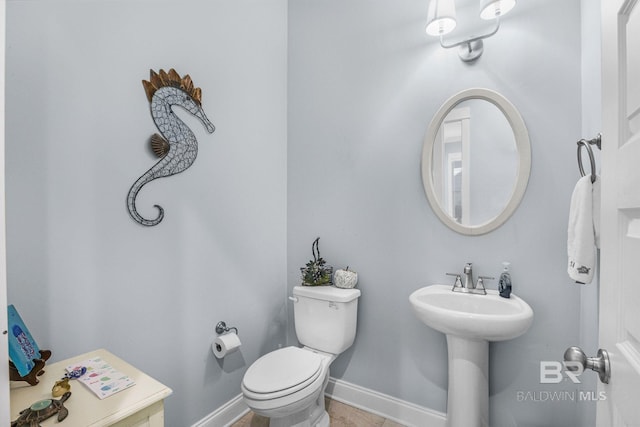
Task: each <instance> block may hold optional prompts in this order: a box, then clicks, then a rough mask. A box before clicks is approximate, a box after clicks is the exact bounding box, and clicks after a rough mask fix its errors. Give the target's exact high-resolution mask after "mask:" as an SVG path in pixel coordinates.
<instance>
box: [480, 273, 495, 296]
mask: <svg viewBox="0 0 640 427" xmlns="http://www.w3.org/2000/svg"><path fill="white" fill-rule="evenodd" d="M485 280H495V277H490V276H478V282H477V283H476V289H481V290H482V293H483V294H484V295H486V294H487V288H486V287H485V286H484V281H485Z"/></svg>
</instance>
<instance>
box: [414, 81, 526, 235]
mask: <svg viewBox="0 0 640 427" xmlns="http://www.w3.org/2000/svg"><path fill="white" fill-rule="evenodd" d="M530 171H531V146H530V143H529V134H528V133H527V128H526V127H525V124H524V120H522V117H521V116H520V113H518V110H516V108H515V107H514V106H513V105H512V104H511V103H510V102H509V101H508V100H507V99H506V98H505V97H503V96H502V95H500V94H499V93H497V92H494V91H491V90H488V89H468V90H464V91H462V92H460V93H458V94H456V95H454V96H453V97H451V98H449V99H448V100H447V101H446V102H445V103H444V104H443V105H442V107H440V110H438V112H437V113H436V115H435V116H434V118H433V120H432V121H431V124H430V125H429V130H428V131H427V135H426V136H425V139H424V144H423V147H422V182H423V184H424V190H425V193H426V194H427V199H428V200H429V203H430V204H431V207H432V208H433V210H434V212H435V213H436V215H437V216H438V218H440V220H441V221H442V222H443V223H444V224H445V225H447V226H448V227H449V228H451V229H453V230H455V231H457V232H458V233H461V234H466V235H480V234H485V233H488V232H490V231H492V230H495V229H496V228H498V227H500V226H501V225H502V224H504V222H505V221H506V220H507V219H508V218H509V217H510V216H511V214H513V212H514V211H515V210H516V208H517V207H518V204H519V203H520V201H521V200H522V197H523V196H524V192H525V190H526V188H527V183H528V182H529V173H530Z"/></svg>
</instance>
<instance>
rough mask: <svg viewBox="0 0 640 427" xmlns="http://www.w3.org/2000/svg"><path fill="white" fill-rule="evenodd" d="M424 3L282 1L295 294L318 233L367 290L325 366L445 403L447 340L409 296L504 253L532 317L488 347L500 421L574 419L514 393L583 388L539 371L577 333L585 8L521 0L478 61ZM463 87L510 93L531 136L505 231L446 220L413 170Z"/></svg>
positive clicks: (420, 400)
mask: <svg viewBox="0 0 640 427" xmlns="http://www.w3.org/2000/svg"><path fill="white" fill-rule="evenodd" d="M426 4H427V2H425V1H423V0H419V1H418V0H407V1H402V2H397V1H396V2H389V1H386V0H351V1H343V0H324V1H321V2H319V1H312V0H296V1H293V2H289V69H288V72H289V78H288V82H289V96H288V123H289V125H288V129H289V137H288V186H289V190H288V199H287V203H288V212H287V214H288V220H287V235H288V237H287V242H288V243H287V244H288V283H289V287H291V286H293V285H295V284H297V283H298V282H299V279H298V276H299V271H298V268H299V267H300V266H303V265H304V263H305V262H306V261H307V260H308V259H309V258H310V256H311V250H310V246H311V242H312V241H313V239H314V238H315V237H317V236H320V237H321V240H320V249H321V251H322V254H323V256H324V258H325V259H326V260H327V262H328V263H330V264H333V265H335V266H344V265H350V266H351V268H353V269H354V270H356V271H358V272H359V275H360V282H359V287H360V289H361V290H362V293H363V294H362V297H361V300H360V310H359V319H358V321H359V323H358V335H357V338H356V342H355V344H354V346H353V347H352V348H351V349H349V350H347V351H346V352H345V353H344V354H343V355H341V356H340V357H339V358H338V359H337V360H336V362H334V364H333V365H332V375H334V376H336V377H338V378H343V379H344V380H346V381H349V382H352V383H355V384H358V385H360V386H363V387H367V388H371V389H374V390H377V391H380V392H383V393H387V394H390V395H392V396H395V397H398V398H400V399H404V400H407V401H410V402H413V403H416V404H419V405H423V406H426V407H429V408H433V409H435V410H439V411H445V410H446V387H447V374H446V369H447V362H446V360H447V359H446V344H445V339H444V336H443V335H441V334H440V333H438V332H436V331H434V330H431V329H428V328H427V327H425V326H423V325H422V324H421V323H420V322H419V321H418V320H417V318H416V317H415V316H414V315H413V313H412V312H411V310H410V307H409V303H408V296H409V294H410V293H411V292H412V291H413V290H415V289H417V288H419V287H421V286H424V285H428V284H432V283H449V282H450V278H448V277H446V276H445V275H444V274H445V273H446V272H456V271H461V270H462V267H463V265H464V263H465V262H473V263H474V267H475V271H476V273H477V274H487V275H497V274H499V272H500V270H501V262H502V261H505V260H506V261H510V262H511V264H512V276H513V283H514V292H515V293H516V294H518V295H519V296H521V297H523V298H524V299H525V300H526V301H528V302H529V304H530V305H531V306H532V307H533V310H534V312H535V319H534V323H533V326H532V328H531V329H530V330H529V332H527V334H525V335H524V336H522V337H520V338H518V339H515V340H512V341H508V342H504V343H496V344H492V345H491V359H490V372H491V373H490V383H491V390H490V392H491V418H492V425H496V426H501V427H508V426H516V425H517V426H520V427H522V426H549V425H563V426H580V425H582V424H581V423H580V421H579V420H578V418H577V416H576V414H577V411H580V410H581V407H582V405H583V403H581V402H571V401H564V402H550V401H547V402H536V401H530V400H529V401H522V402H520V401H518V400H517V392H518V391H525V392H526V391H532V392H534V391H547V390H548V391H563V390H568V391H571V390H574V389H575V387H574V386H572V385H571V384H568V383H562V384H559V385H549V384H540V381H539V366H540V361H542V360H561V358H562V354H563V352H564V350H565V348H566V347H567V346H569V345H572V343H575V342H578V339H579V335H580V334H579V331H580V328H579V325H578V323H579V315H580V288H578V287H576V286H575V285H573V284H571V282H570V280H569V278H568V276H567V274H566V262H567V261H566V228H567V218H568V208H569V198H570V195H571V192H572V190H573V186H574V184H575V181H576V179H577V176H576V170H577V166H576V160H575V141H576V139H577V138H579V137H580V135H581V131H582V128H581V84H580V80H581V54H580V47H581V40H580V2H579V0H572V1H562V2H558V1H552V0H536V1H533V0H532V1H528V2H519V3H518V5H517V8H516V9H514V11H513V12H512V14H510V15H508V16H507V17H505V19H504V21H503V26H502V28H501V29H500V31H499V32H498V34H497V35H496V36H494V37H493V38H491V39H489V40H487V41H486V43H485V53H484V55H483V56H482V57H481V58H480V60H479V61H478V62H477V63H475V64H472V65H468V64H464V63H462V62H461V61H460V60H459V59H458V56H457V53H456V52H455V50H443V49H442V48H441V47H440V46H439V44H438V42H437V40H435V39H429V38H427V37H426V36H425V34H424V25H425V20H426ZM550 10H553V13H549V11H550ZM469 87H486V88H489V89H493V90H496V91H498V92H500V93H502V94H503V95H504V96H506V97H507V98H508V99H509V100H510V101H511V102H512V103H513V104H514V105H515V106H516V107H517V108H518V109H519V111H520V113H521V114H522V116H523V118H524V120H525V122H526V124H527V127H528V129H529V133H530V137H531V144H532V172H531V178H530V181H529V186H528V189H527V192H526V194H525V197H524V199H523V201H522V204H521V205H520V207H519V209H518V210H517V211H516V213H515V214H514V215H513V217H512V218H511V219H510V220H509V221H508V222H507V223H506V224H505V225H503V226H502V227H501V228H499V229H498V230H496V231H494V232H492V233H491V234H488V235H484V236H479V237H465V236H461V235H458V234H456V233H455V232H453V231H450V230H449V229H447V228H446V227H445V226H443V225H442V224H441V223H440V222H439V221H438V219H437V217H436V216H435V215H434V213H433V212H432V211H431V209H430V207H429V205H428V203H427V200H426V197H425V195H424V191H423V189H422V183H421V179H420V152H421V149H422V140H423V137H424V134H425V132H426V130H427V127H428V124H429V121H430V119H431V117H432V116H433V115H434V114H435V112H436V111H437V110H438V108H439V107H440V105H441V104H442V103H443V102H444V101H445V100H446V99H447V98H449V97H450V96H451V95H453V94H454V93H457V92H458V91H460V90H462V89H466V88H469ZM490 285H491V286H493V287H494V288H495V287H497V283H495V282H494V283H491V284H490ZM291 340H292V341H293V340H294V338H293V336H291Z"/></svg>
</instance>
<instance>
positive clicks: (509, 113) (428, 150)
mask: <svg viewBox="0 0 640 427" xmlns="http://www.w3.org/2000/svg"><path fill="white" fill-rule="evenodd" d="M469 99H481V100H485V101H488V102H490V103H492V104H493V105H495V106H496V107H497V108H498V109H499V110H500V111H501V112H502V113H503V114H504V116H505V117H506V118H507V121H508V122H509V125H510V126H511V129H513V134H514V136H515V140H516V149H517V151H518V169H517V175H516V183H515V185H514V186H513V191H512V193H511V197H510V198H509V201H508V202H507V205H506V206H505V208H504V209H503V210H502V212H500V213H499V214H498V215H497V216H495V217H494V218H493V219H490V220H489V221H487V222H485V223H483V224H479V225H473V226H466V225H462V224H460V223H458V222H456V220H455V219H454V218H452V217H450V216H449V215H448V214H447V213H446V212H445V211H444V209H443V208H442V206H441V205H440V202H439V201H438V197H437V194H436V191H435V188H434V185H433V178H432V176H431V165H432V164H433V146H434V144H435V140H436V135H437V134H438V129H439V128H440V125H441V124H442V122H443V120H444V118H445V117H446V116H447V114H449V113H450V112H451V110H453V109H454V108H455V107H456V105H458V104H459V103H461V102H463V101H466V100H469ZM421 168H422V183H423V185H424V191H425V193H426V195H427V200H429V204H430V205H431V208H432V209H433V211H434V212H435V214H436V215H437V216H438V218H439V219H440V221H442V222H443V223H444V224H445V225H446V226H447V227H449V228H451V229H452V230H454V231H457V232H458V233H460V234H464V235H467V236H478V235H481V234H486V233H489V232H490V231H493V230H495V229H496V228H498V227H500V226H501V225H502V224H504V223H505V222H506V221H507V219H509V217H510V216H511V215H512V214H513V212H514V211H515V210H516V208H517V207H518V205H519V204H520V201H521V200H522V197H523V196H524V193H525V190H526V189H527V184H528V183H529V174H530V172H531V144H530V141H529V133H528V132H527V128H526V126H525V124H524V120H523V119H522V116H520V113H519V112H518V110H517V109H516V107H514V106H513V104H511V103H510V102H509V101H508V100H507V99H506V98H505V97H504V96H502V95H500V94H499V93H497V92H494V91H492V90H489V89H482V88H474V89H467V90H463V91H462V92H459V93H457V94H456V95H454V96H452V97H451V98H449V99H448V100H447V101H446V102H445V103H444V104H443V105H442V107H440V109H439V110H438V112H437V113H436V115H435V116H434V117H433V119H432V120H431V124H429V129H428V131H427V134H426V136H425V138H424V143H423V146H422V165H421Z"/></svg>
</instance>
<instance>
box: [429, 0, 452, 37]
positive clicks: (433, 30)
mask: <svg viewBox="0 0 640 427" xmlns="http://www.w3.org/2000/svg"><path fill="white" fill-rule="evenodd" d="M455 27H456V5H455V3H454V0H431V2H430V3H429V12H428V14H427V29H426V31H427V34H429V35H430V36H441V35H443V34H447V33H450V32H451V31H453V29H454V28H455Z"/></svg>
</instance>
